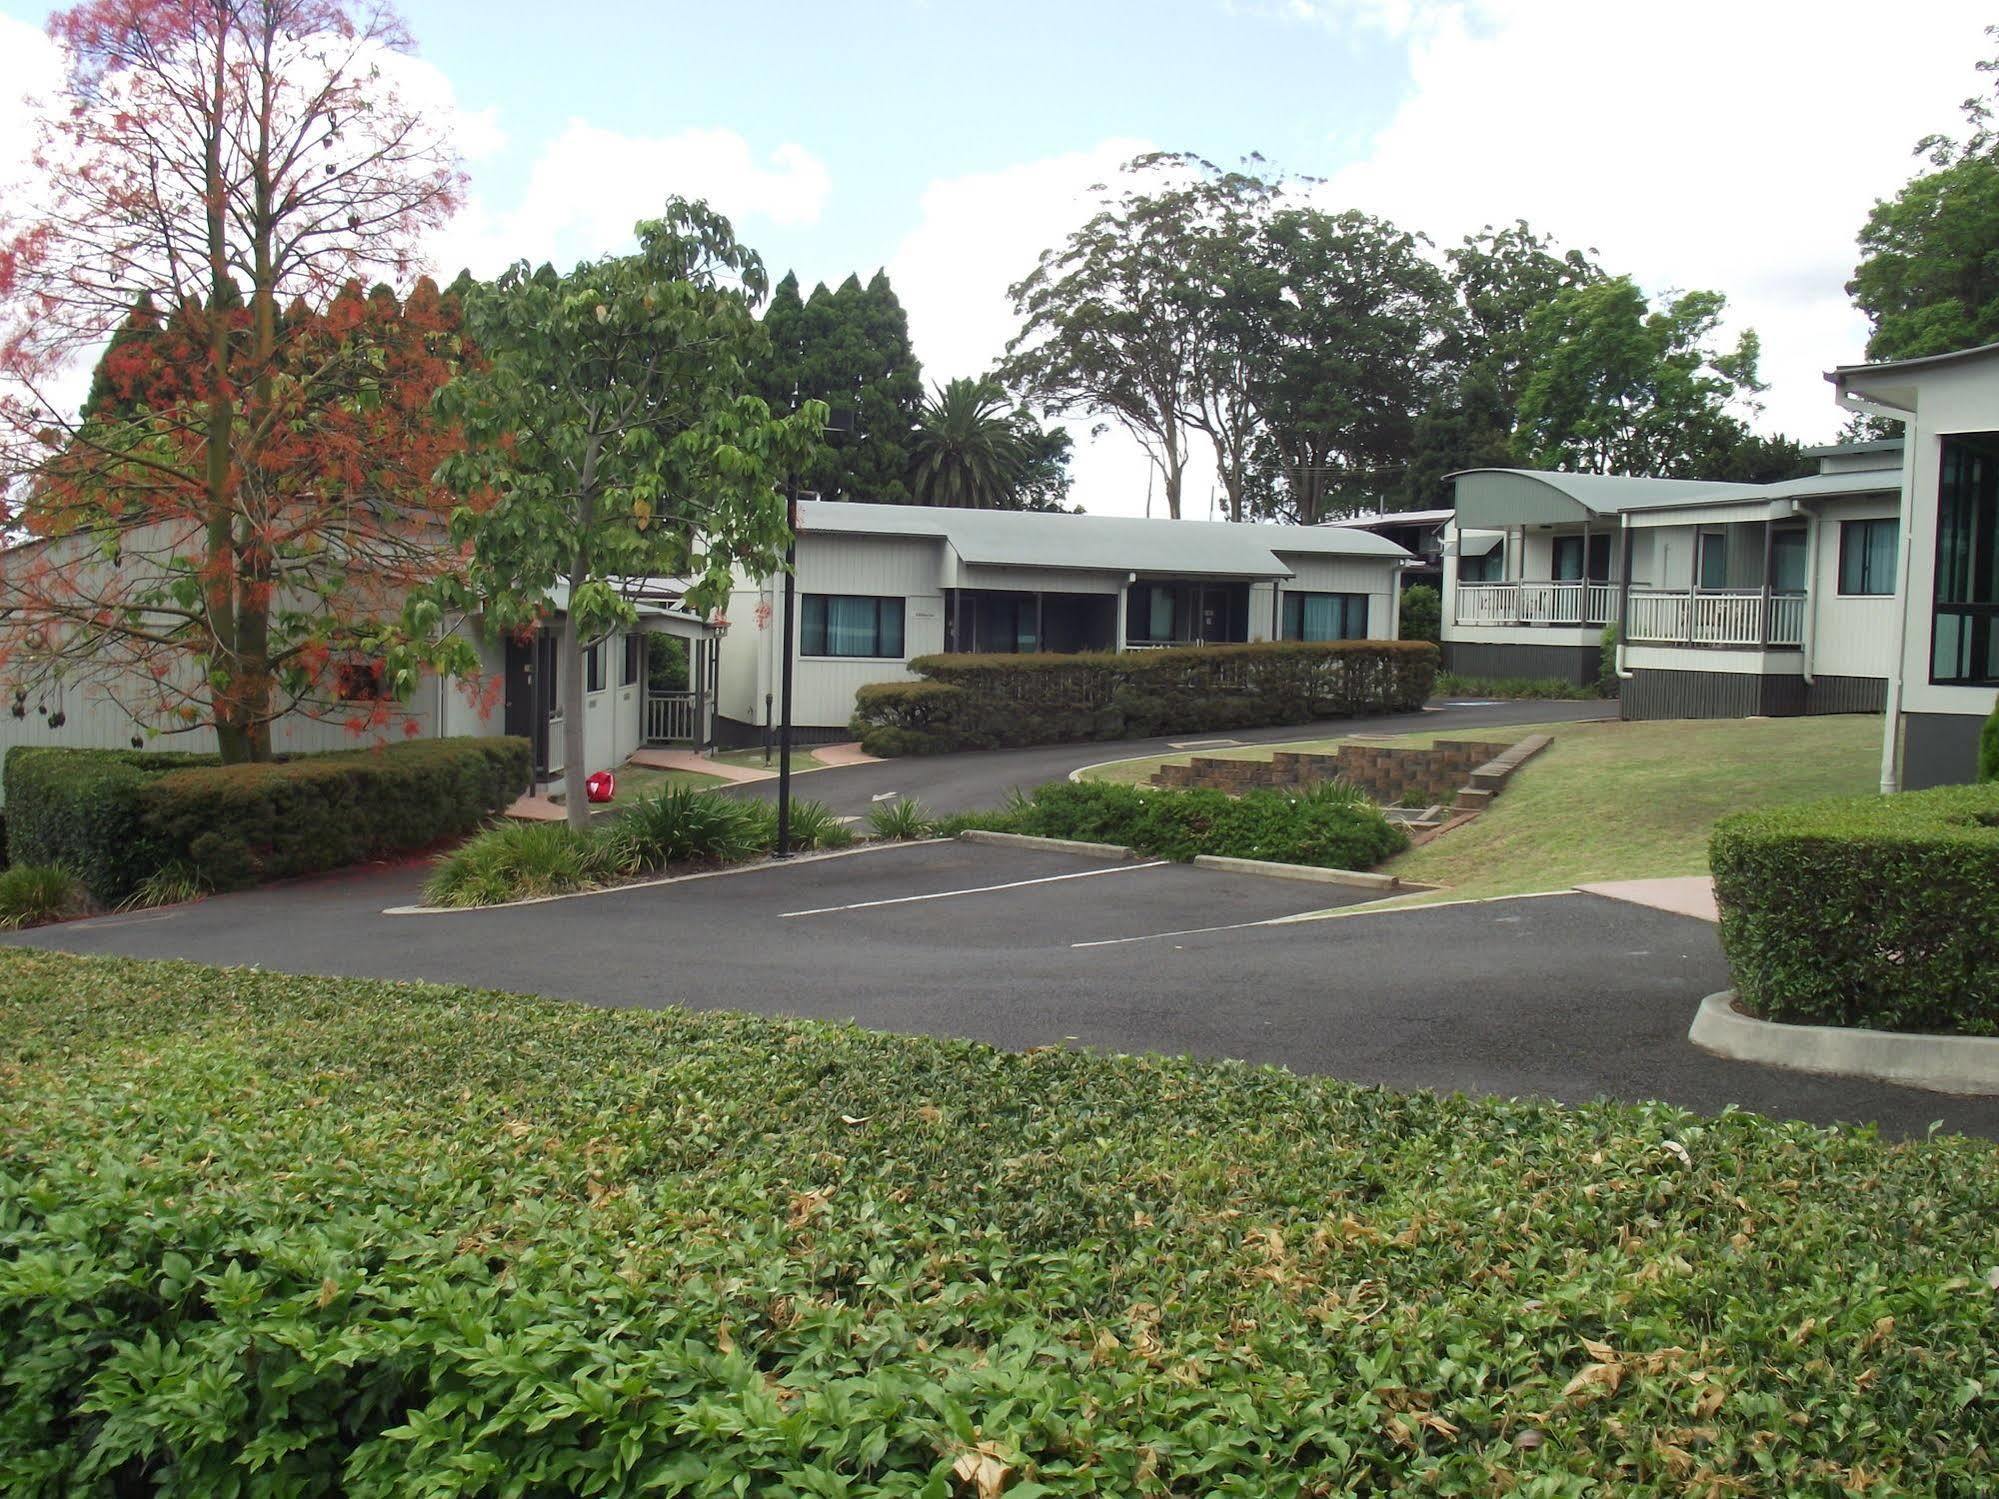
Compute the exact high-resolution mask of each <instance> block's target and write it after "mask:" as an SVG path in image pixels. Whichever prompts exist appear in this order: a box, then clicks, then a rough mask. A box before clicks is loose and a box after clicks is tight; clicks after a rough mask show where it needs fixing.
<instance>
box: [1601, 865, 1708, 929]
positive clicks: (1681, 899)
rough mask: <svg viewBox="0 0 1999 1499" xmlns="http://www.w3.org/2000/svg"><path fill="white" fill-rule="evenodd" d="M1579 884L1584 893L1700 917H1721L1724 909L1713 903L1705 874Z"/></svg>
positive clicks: (1706, 919)
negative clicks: (1676, 877)
mask: <svg viewBox="0 0 1999 1499" xmlns="http://www.w3.org/2000/svg"><path fill="white" fill-rule="evenodd" d="M1576 888H1577V889H1578V890H1580V891H1582V892H1583V894H1585V895H1601V896H1603V897H1605V898H1606V899H1608V900H1621V901H1628V902H1630V903H1631V904H1632V905H1634V906H1650V907H1651V908H1652V909H1653V910H1655V911H1672V912H1674V913H1676V914H1678V915H1681V916H1692V917H1695V918H1696V919H1698V920H1700V921H1716V922H1718V921H1720V920H1721V912H1720V911H1719V910H1718V909H1717V908H1716V906H1715V903H1714V881H1713V879H1711V878H1710V877H1709V876H1707V875H1704V874H1690V875H1683V876H1681V877H1679V878H1678V879H1667V880H1605V881H1602V882H1601V883H1598V884H1594V885H1578V886H1576Z"/></svg>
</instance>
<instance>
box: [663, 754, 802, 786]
mask: <svg viewBox="0 0 1999 1499" xmlns="http://www.w3.org/2000/svg"><path fill="white" fill-rule="evenodd" d="M630 763H631V764H633V765H642V766H644V767H645V768H646V769H647V770H684V771H687V772H689V773H690V774H693V775H697V776H714V777H715V778H716V779H717V780H721V781H732V782H740V783H742V784H744V785H747V784H749V783H750V782H752V781H774V780H776V779H777V772H776V771H774V770H765V769H763V768H762V767H761V766H755V765H731V764H730V763H729V762H728V761H726V760H711V759H709V758H708V757H707V756H706V755H697V754H695V753H694V751H693V750H670V749H642V750H639V751H638V752H637V753H635V754H634V755H633V756H632V758H631V761H630Z"/></svg>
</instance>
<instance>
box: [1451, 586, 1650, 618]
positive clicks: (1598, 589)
mask: <svg viewBox="0 0 1999 1499" xmlns="http://www.w3.org/2000/svg"><path fill="white" fill-rule="evenodd" d="M1615 618H1617V585H1616V584H1615V583H1581V582H1559V583H1557V582H1552V581H1551V582H1530V581H1527V580H1524V579H1523V580H1521V581H1518V582H1513V583H1460V584H1459V585H1458V595H1457V622H1458V623H1459V624H1461V625H1574V626H1577V627H1581V626H1583V625H1607V624H1609V623H1610V622H1611V621H1612V620H1613V619H1615Z"/></svg>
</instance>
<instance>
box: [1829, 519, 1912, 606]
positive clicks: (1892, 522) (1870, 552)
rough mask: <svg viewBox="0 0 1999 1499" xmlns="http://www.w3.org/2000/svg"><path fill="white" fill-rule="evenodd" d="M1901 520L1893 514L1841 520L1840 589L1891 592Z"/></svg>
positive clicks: (1873, 592)
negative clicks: (1877, 518) (1872, 518)
mask: <svg viewBox="0 0 1999 1499" xmlns="http://www.w3.org/2000/svg"><path fill="white" fill-rule="evenodd" d="M1900 526H1901V522H1900V521H1898V520H1897V519H1896V518H1895V517H1894V516H1892V515H1889V516H1883V517H1881V518H1880V519H1879V520H1849V521H1841V522H1840V523H1839V591H1840V592H1841V593H1853V594H1889V593H1893V592H1894V591H1895V556H1896V552H1897V550H1898V549H1899V547H1900V545H1901V538H1900V535H1899V528H1900Z"/></svg>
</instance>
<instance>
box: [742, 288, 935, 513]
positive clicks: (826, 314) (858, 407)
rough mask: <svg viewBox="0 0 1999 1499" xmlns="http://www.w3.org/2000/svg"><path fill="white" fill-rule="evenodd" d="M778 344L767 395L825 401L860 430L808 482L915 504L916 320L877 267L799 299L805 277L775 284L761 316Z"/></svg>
mask: <svg viewBox="0 0 1999 1499" xmlns="http://www.w3.org/2000/svg"><path fill="white" fill-rule="evenodd" d="M764 327H765V331H766V332H767V333H768V335H769V337H770V342H771V350H770V353H769V355H768V356H767V359H768V364H767V368H766V372H765V376H764V379H763V381H762V394H763V396H764V398H765V399H766V400H768V401H769V402H770V403H771V405H772V406H773V408H775V409H778V410H780V411H790V410H792V409H795V406H796V403H797V402H799V401H803V400H821V401H824V402H826V404H827V405H828V406H830V407H831V408H832V409H833V410H835V411H836V412H847V413H851V415H852V417H853V420H854V434H853V435H852V436H851V437H849V438H848V439H847V440H846V441H845V442H844V443H843V444H841V445H840V446H839V447H837V448H830V449H828V450H826V451H825V453H824V454H823V455H822V457H821V459H820V461H819V462H818V463H817V464H816V465H815V467H814V471H813V472H812V473H810V474H808V475H804V476H803V478H804V480H805V482H806V483H807V484H808V485H809V486H810V487H811V488H813V489H815V490H817V491H818V492H819V494H820V495H821V496H823V497H824V498H826V499H829V500H859V501H864V502H868V503H873V504H887V505H906V504H909V503H910V492H909V484H908V473H909V463H910V437H911V434H912V432H913V431H914V430H915V427H916V416H917V412H918V410H919V408H920V407H921V405H922V402H923V372H922V367H921V366H920V365H919V364H918V363H917V360H916V352H915V350H914V349H913V348H911V347H910V342H909V319H908V317H907V315H906V314H905V313H904V312H903V309H902V303H901V301H900V300H899V299H898V298H897V297H896V295H895V290H894V288H893V287H891V286H890V285H889V280H888V276H887V274H886V273H885V272H881V271H877V272H876V273H875V276H874V279H873V280H871V281H870V282H868V283H867V284H866V285H865V286H863V285H862V284H861V279H860V277H859V276H849V277H847V279H846V280H844V281H842V282H841V283H840V285H839V287H838V288H837V289H835V290H828V289H827V287H826V286H825V284H824V283H823V282H822V283H821V284H820V285H818V286H815V287H814V288H813V289H812V295H811V296H810V297H808V298H805V299H804V300H803V301H801V300H800V299H799V294H798V278H797V277H796V276H795V275H787V276H786V277H785V278H784V280H782V281H781V282H779V283H778V286H777V290H776V291H775V292H774V293H773V295H772V297H771V304H770V309H769V311H768V312H766V313H765V315H764Z"/></svg>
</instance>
